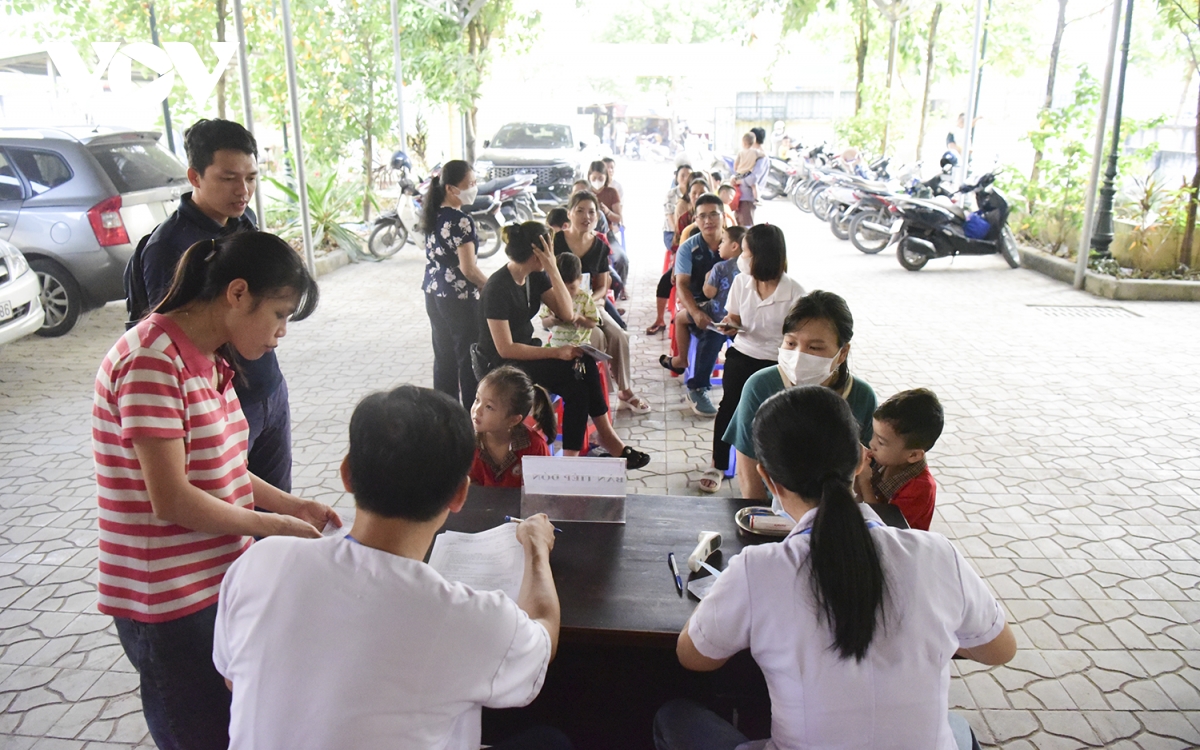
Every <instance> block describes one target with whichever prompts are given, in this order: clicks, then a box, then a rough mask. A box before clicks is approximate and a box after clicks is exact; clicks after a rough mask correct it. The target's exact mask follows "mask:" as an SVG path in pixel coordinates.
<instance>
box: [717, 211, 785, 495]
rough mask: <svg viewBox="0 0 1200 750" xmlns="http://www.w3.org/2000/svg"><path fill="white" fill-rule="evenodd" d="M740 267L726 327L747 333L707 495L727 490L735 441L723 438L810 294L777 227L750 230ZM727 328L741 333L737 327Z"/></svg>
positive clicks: (737, 345)
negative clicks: (795, 275) (795, 309)
mask: <svg viewBox="0 0 1200 750" xmlns="http://www.w3.org/2000/svg"><path fill="white" fill-rule="evenodd" d="M737 265H738V275H737V276H735V277H734V279H733V285H732V286H730V287H729V299H728V300H727V301H726V303H725V309H726V310H728V311H729V315H728V317H726V318H725V320H724V321H722V323H732V324H733V325H734V326H737V327H738V328H739V329H741V330H740V331H737V336H736V338H734V340H733V343H732V344H731V345H730V346H729V349H728V350H727V351H726V352H725V372H724V374H723V375H722V378H723V381H722V395H721V405H720V407H718V409H717V418H716V423H715V424H714V425H713V441H712V466H711V467H710V468H709V469H707V470H706V471H705V472H704V476H702V477H701V478H700V491H701V492H708V493H712V492H716V491H717V490H719V489H720V488H721V482H722V481H723V480H724V478H725V472H726V470H728V469H729V443H727V442H725V441H724V440H723V438H724V436H725V430H726V429H727V428H728V427H729V422H730V420H732V419H733V413H734V412H735V411H737V407H738V402H739V401H740V400H741V398H742V387H743V386H744V385H746V381H747V380H749V379H750V376H751V375H753V374H754V373H756V372H758V371H759V370H764V369H766V368H768V367H774V366H775V365H776V364H777V363H778V362H779V347H781V346H782V345H783V320H784V318H786V317H787V314H788V310H791V309H792V303H793V302H795V301H796V300H798V299H800V298H801V297H803V296H804V288H803V287H802V286H800V284H799V283H798V282H797V281H795V280H794V279H792V277H790V276H788V275H787V243H786V242H784V239H783V230H782V229H780V228H779V227H777V226H773V225H770V224H758V225H755V226H753V227H750V229H748V230H746V236H745V237H744V238H743V239H742V254H741V255H739V256H738V260H737ZM718 325H720V323H718ZM724 330H725V333H727V334H733V333H735V329H734V328H726V329H724Z"/></svg>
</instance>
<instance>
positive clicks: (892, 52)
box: [879, 9, 900, 156]
mask: <svg viewBox="0 0 1200 750" xmlns="http://www.w3.org/2000/svg"><path fill="white" fill-rule="evenodd" d="M892 13H893V15H892V16H891V22H892V31H891V34H890V35H889V39H888V72H887V107H886V110H885V111H886V112H887V117H885V118H884V120H883V139H882V142H881V143H880V144H879V155H880V156H887V147H888V129H889V126H890V125H891V122H892V81H893V80H894V76H895V71H896V36H897V34H898V33H899V26H900V16H899V15H896V11H895V10H894V9H893V10H892Z"/></svg>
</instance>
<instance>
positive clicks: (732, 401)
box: [712, 344, 778, 471]
mask: <svg viewBox="0 0 1200 750" xmlns="http://www.w3.org/2000/svg"><path fill="white" fill-rule="evenodd" d="M734 346H736V344H735V345H734ZM734 346H731V347H729V348H728V349H726V350H725V372H724V374H722V376H721V383H722V388H723V389H724V393H723V394H722V395H721V405H720V406H719V407H717V419H716V423H715V424H714V425H713V443H712V446H713V447H712V458H713V466H716V467H717V468H718V469H720V470H721V471H725V470H727V469H728V468H729V443H727V442H725V441H724V440H722V439H721V438H723V437H724V436H725V430H726V429H727V428H728V427H729V423H730V422H731V421H733V413H734V412H735V411H737V407H738V402H739V401H741V400H742V389H743V388H745V387H746V381H747V380H749V379H750V376H751V375H753V374H754V373H756V372H758V371H759V370H765V369H767V368H768V367H774V366H775V365H776V364H778V363H777V362H775V361H774V360H770V359H755V358H754V357H748V356H746V355H745V354H742V353H741V352H739V351H738V350H737V349H735V348H734Z"/></svg>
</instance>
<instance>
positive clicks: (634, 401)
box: [617, 396, 650, 414]
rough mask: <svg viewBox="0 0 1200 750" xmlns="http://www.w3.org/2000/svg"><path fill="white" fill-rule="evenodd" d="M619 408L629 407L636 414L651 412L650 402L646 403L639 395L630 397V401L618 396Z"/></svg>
mask: <svg viewBox="0 0 1200 750" xmlns="http://www.w3.org/2000/svg"><path fill="white" fill-rule="evenodd" d="M617 409H618V410H620V409H628V410H629V411H631V412H633V413H634V414H649V413H650V404H648V403H646V402H645V401H643V400H642V399H640V398H638V397H637V396H634V397H633V398H631V399H629V400H628V401H626V400H625V399H623V398H621V397H620V396H617Z"/></svg>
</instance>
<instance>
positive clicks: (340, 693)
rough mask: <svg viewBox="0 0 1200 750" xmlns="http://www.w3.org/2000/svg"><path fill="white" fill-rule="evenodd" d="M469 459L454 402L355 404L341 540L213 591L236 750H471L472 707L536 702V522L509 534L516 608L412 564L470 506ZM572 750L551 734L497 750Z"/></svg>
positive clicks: (540, 571) (543, 600) (542, 525)
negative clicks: (350, 510) (518, 551)
mask: <svg viewBox="0 0 1200 750" xmlns="http://www.w3.org/2000/svg"><path fill="white" fill-rule="evenodd" d="M474 457H475V431H474V430H473V429H472V427H471V419H470V417H469V416H468V415H467V411H466V409H464V408H463V407H462V406H461V405H460V404H459V403H458V401H457V400H456V399H453V398H451V397H450V396H447V395H445V394H443V393H439V392H437V391H433V390H430V389H427V388H418V387H416V386H411V385H405V386H401V387H399V388H396V389H395V390H393V391H390V392H381V393H375V394H372V395H370V396H367V397H366V398H365V399H363V400H362V401H361V402H360V403H359V405H358V407H357V408H356V409H355V410H354V415H353V416H352V417H351V419H350V451H349V454H348V455H347V456H346V458H345V460H343V461H342V465H341V476H342V482H343V483H344V484H345V487H346V489H347V491H349V492H352V493H354V502H355V506H356V507H357V514H356V516H355V519H354V527H353V528H352V529H351V531H350V534H349V536H346V535H344V534H338V535H335V536H332V537H328V538H325V539H319V540H315V541H308V540H305V543H303V544H287V543H284V544H276V543H275V541H276V540H275V539H273V538H269V539H264V540H263V541H261V542H258V543H256V544H254V545H253V546H251V548H250V549H249V551H247V552H246V554H244V555H242V557H241V558H240V559H239V560H238V561H237V563H235V564H234V565H233V566H232V567H231V568H230V569H229V572H228V573H227V574H226V576H225V580H224V582H223V584H222V586H221V598H220V607H219V609H218V612H217V625H216V636H215V639H214V640H215V642H214V646H213V663H214V664H215V665H216V667H217V671H219V672H220V673H221V674H222V675H224V677H225V679H226V682H227V683H229V685H230V689H231V690H232V691H233V706H232V709H231V721H230V727H229V738H230V747H231V748H233V749H234V750H237V749H239V748H247V749H248V748H253V749H254V750H270V749H271V748H277V749H278V750H301V749H303V748H311V749H312V750H318V749H321V750H327V749H328V748H355V750H370V749H373V748H378V750H384V748H387V749H388V750H397V749H399V748H413V750H417V749H418V748H420V749H426V748H453V749H454V750H477V749H478V748H479V743H480V719H481V707H482V706H489V707H492V708H507V707H511V706H524V705H526V704H528V703H529V702H530V701H532V700H533V699H534V698H535V697H537V694H538V692H539V691H540V690H541V688H542V682H543V681H544V680H545V677H546V667H547V665H548V664H549V663H550V660H551V659H552V658H554V651H555V647H556V645H557V642H558V623H559V606H558V594H557V592H556V591H555V589H554V579H553V577H552V576H551V574H550V550H551V548H553V546H554V529H553V527H552V526H551V525H550V523H549V521H548V520H547V519H546V517H545V516H544V515H537V516H532V517H530V518H528V519H526V520H525V521H523V522H522V523H521V524H519V525H513V526H512V529H513V533H514V534H516V536H517V539H518V540H519V541H520V542H521V545H522V546H523V547H524V549H525V577H524V580H523V581H522V584H521V590H520V593H519V595H518V597H517V601H515V602H514V601H512V600H511V599H509V598H508V597H507V596H506V595H505V594H504V593H502V592H500V591H474V590H472V589H471V588H470V587H468V586H466V585H464V584H461V583H454V582H451V581H447V580H446V579H445V578H443V577H442V576H441V575H440V574H438V572H437V571H435V570H434V569H433V568H431V567H429V566H428V565H426V564H425V563H424V562H422V560H423V559H424V557H425V553H426V552H427V551H428V550H429V546H430V544H431V543H432V541H433V537H434V535H435V534H436V533H437V531H438V529H440V528H441V527H442V524H443V523H444V522H445V521H446V517H447V516H448V515H449V514H450V513H454V512H457V511H459V510H461V509H462V507H463V504H464V503H465V502H466V500H467V488H468V487H469V486H470V481H469V480H468V479H467V471H468V470H469V469H470V468H471V461H472V460H473V459H474ZM404 467H408V469H409V470H408V471H405V470H404ZM296 541H300V540H296ZM569 746H570V744H569V742H567V741H566V738H565V737H563V736H562V735H561V734H559V733H557V732H556V731H554V730H546V729H539V730H533V731H531V732H527V733H525V734H524V735H522V736H520V737H517V738H513V739H510V740H509V741H508V742H505V743H501V744H498V745H493V747H497V748H506V749H510V750H511V749H513V748H522V749H523V750H529V749H531V748H539V750H540V749H541V748H549V747H554V748H558V747H569Z"/></svg>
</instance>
